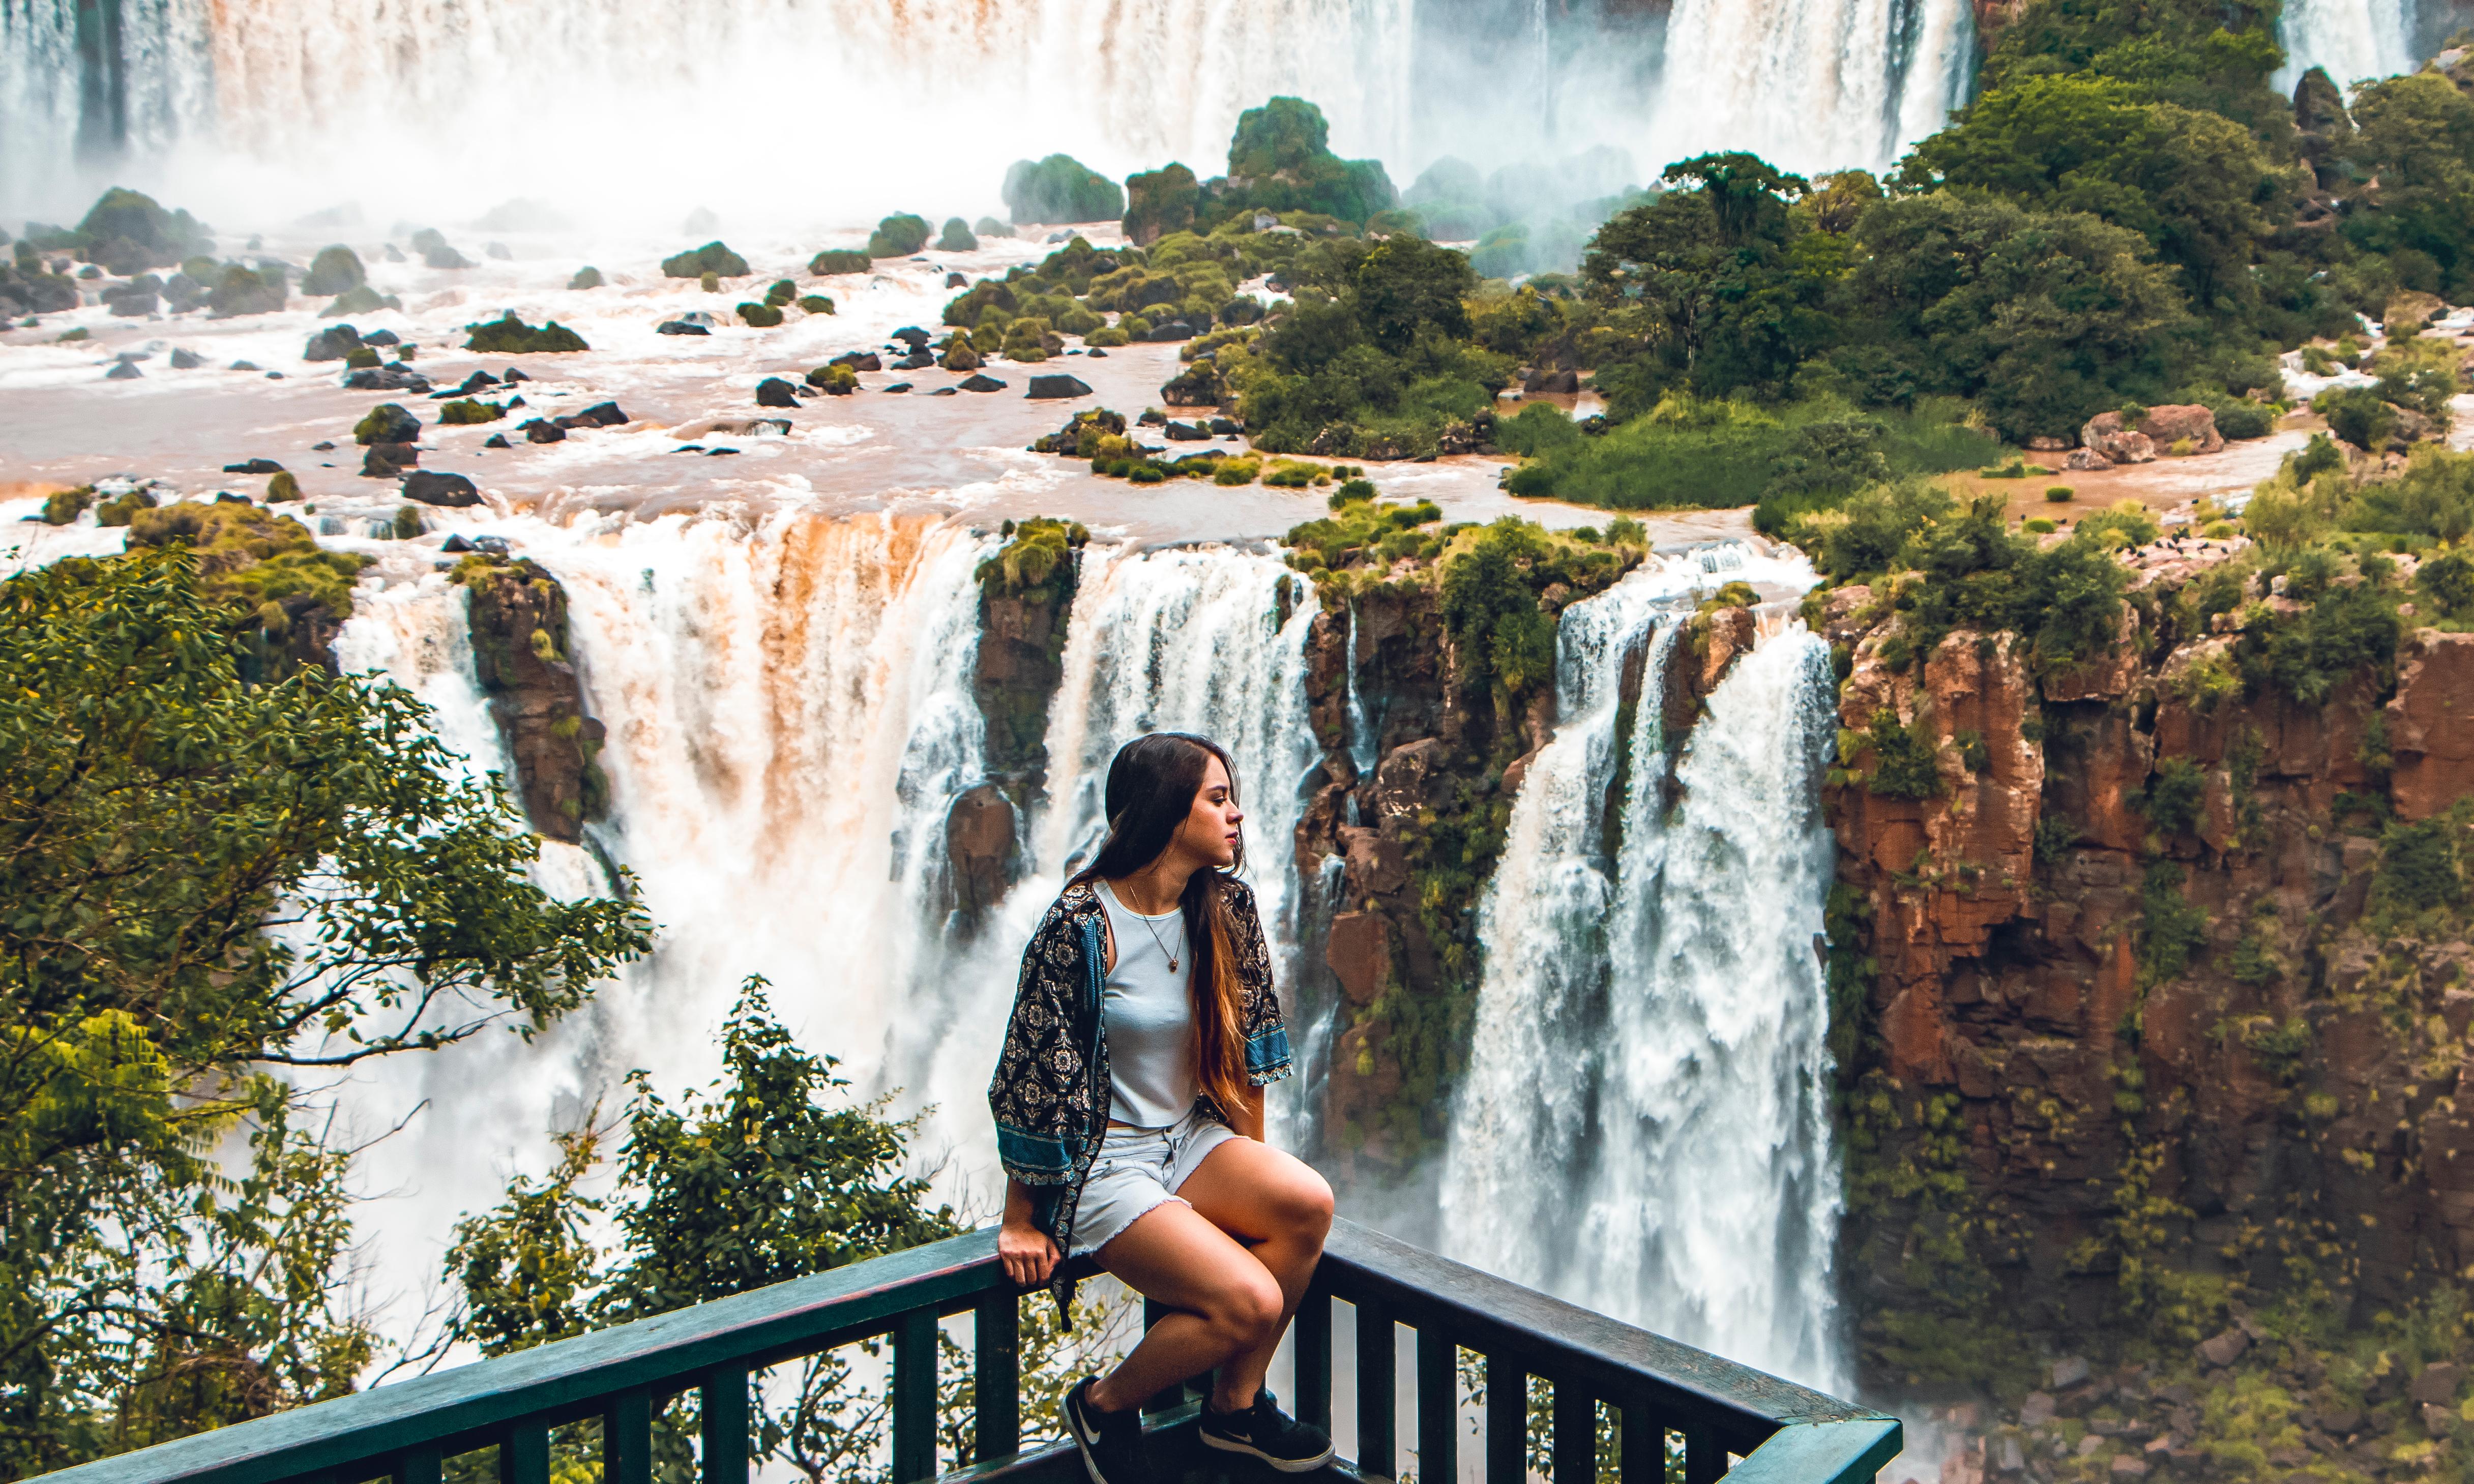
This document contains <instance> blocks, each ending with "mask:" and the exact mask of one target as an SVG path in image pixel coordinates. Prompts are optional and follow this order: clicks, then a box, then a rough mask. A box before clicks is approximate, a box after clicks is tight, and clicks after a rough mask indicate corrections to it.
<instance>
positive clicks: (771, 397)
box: [756, 377, 799, 407]
mask: <svg viewBox="0 0 2474 1484" xmlns="http://www.w3.org/2000/svg"><path fill="white" fill-rule="evenodd" d="M798 404H799V393H798V391H797V389H795V388H794V387H792V386H791V385H790V383H789V382H788V381H785V380H783V379H782V378H781V377H765V378H764V380H762V381H759V382H757V383H756V405H758V406H760V407H795V406H797V405H798Z"/></svg>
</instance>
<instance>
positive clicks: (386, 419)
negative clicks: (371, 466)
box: [352, 401, 421, 445]
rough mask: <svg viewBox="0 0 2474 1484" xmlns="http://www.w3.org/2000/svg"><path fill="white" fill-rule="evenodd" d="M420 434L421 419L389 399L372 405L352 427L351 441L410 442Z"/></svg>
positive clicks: (369, 442)
mask: <svg viewBox="0 0 2474 1484" xmlns="http://www.w3.org/2000/svg"><path fill="white" fill-rule="evenodd" d="M420 436H421V419H419V418H417V417H414V416H413V415H412V414H411V413H409V412H406V411H405V410H403V408H402V407H401V406H400V405H399V404H397V403H395V402H391V401H382V402H380V403H378V404H377V405H376V406H375V407H372V408H371V409H370V410H369V412H368V414H367V415H366V416H364V417H363V418H362V419H361V420H360V422H359V423H357V424H355V425H353V427H352V441H353V442H354V443H357V444H362V445H368V444H373V443H410V442H412V441H413V440H414V439H416V438H418V437H420Z"/></svg>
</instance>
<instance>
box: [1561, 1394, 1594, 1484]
mask: <svg viewBox="0 0 2474 1484" xmlns="http://www.w3.org/2000/svg"><path fill="white" fill-rule="evenodd" d="M1554 1456H1555V1484H1598V1409H1597V1406H1596V1404H1595V1403H1593V1402H1592V1401H1591V1400H1590V1399H1589V1393H1588V1392H1585V1391H1583V1390H1581V1387H1580V1383H1579V1382H1577V1381H1557V1382H1556V1383H1555V1444H1554Z"/></svg>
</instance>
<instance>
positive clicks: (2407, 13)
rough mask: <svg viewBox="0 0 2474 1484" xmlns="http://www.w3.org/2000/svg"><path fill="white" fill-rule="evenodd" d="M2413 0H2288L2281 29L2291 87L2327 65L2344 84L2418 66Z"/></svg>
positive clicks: (2284, 84) (2285, 81) (2282, 83)
mask: <svg viewBox="0 0 2474 1484" xmlns="http://www.w3.org/2000/svg"><path fill="white" fill-rule="evenodd" d="M2414 9H2415V7H2414V0H2286V5H2285V14H2284V19H2283V20H2282V21H2281V22H2280V24H2279V27H2278V31H2279V34H2280V37H2281V39H2282V40H2283V41H2284V43H2285V66H2284V67H2283V68H2282V69H2281V70H2279V71H2278V73H2277V74H2276V79H2275V82H2276V85H2277V86H2278V87H2279V88H2282V89H2284V90H2286V91H2288V92H2290V91H2292V88H2293V85H2294V84H2295V83H2296V82H2297V81H2299V80H2300V79H2301V77H2302V74H2303V73H2305V72H2307V71H2309V70H2310V69H2311V68H2313V67H2319V68H2323V69H2324V70H2325V71H2326V72H2327V74H2328V76H2329V77H2330V78H2331V79H2332V80H2334V81H2335V83H2336V84H2337V85H2338V86H2340V87H2348V88H2350V87H2351V86H2353V85H2354V84H2356V83H2358V82H2361V81H2362V80H2363V79H2365V78H2373V77H2387V76H2389V74H2391V73H2397V72H2404V71H2407V70H2409V69H2411V68H2412V67H2413V36H2414V21H2415V15H2414Z"/></svg>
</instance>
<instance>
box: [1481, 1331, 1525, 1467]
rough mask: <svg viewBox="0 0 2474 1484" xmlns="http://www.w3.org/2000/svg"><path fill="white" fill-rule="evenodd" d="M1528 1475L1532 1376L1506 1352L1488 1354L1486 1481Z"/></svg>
mask: <svg viewBox="0 0 2474 1484" xmlns="http://www.w3.org/2000/svg"><path fill="white" fill-rule="evenodd" d="M1528 1477H1529V1375H1528V1373H1527V1372H1525V1371H1523V1370H1521V1369H1520V1367H1519V1366H1517V1365H1515V1364H1514V1363H1513V1362H1512V1361H1511V1360H1510V1359H1509V1358H1508V1357H1506V1356H1503V1355H1489V1356H1487V1357H1486V1484H1523V1481H1524V1480H1526V1479H1527V1478H1528Z"/></svg>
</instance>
